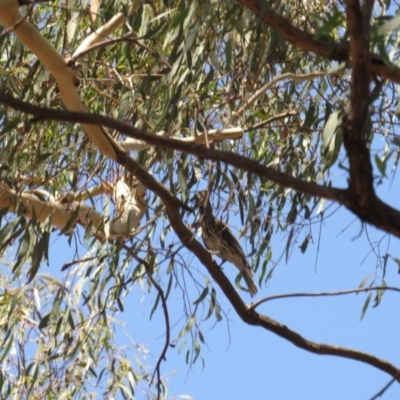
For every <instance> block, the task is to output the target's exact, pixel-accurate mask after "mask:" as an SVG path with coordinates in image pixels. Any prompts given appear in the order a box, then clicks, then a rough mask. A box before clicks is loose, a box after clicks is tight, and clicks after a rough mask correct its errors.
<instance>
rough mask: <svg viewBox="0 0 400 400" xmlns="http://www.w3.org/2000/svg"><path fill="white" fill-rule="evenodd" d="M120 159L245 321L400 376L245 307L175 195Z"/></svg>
mask: <svg viewBox="0 0 400 400" xmlns="http://www.w3.org/2000/svg"><path fill="white" fill-rule="evenodd" d="M119 162H120V163H121V164H122V165H124V166H125V167H126V168H127V170H129V171H130V172H131V173H133V174H135V175H136V176H137V178H138V179H139V180H140V181H141V182H142V183H143V184H144V185H146V186H147V187H148V188H149V189H150V190H152V191H154V192H155V193H157V194H158V195H159V196H160V197H161V200H162V201H163V203H164V204H165V205H166V210H167V214H168V218H169V221H170V222H171V226H172V228H173V229H174V231H175V233H176V234H177V235H178V237H179V239H180V240H181V242H182V243H183V245H184V246H185V247H186V248H187V249H188V250H190V251H191V252H192V253H193V254H195V255H196V257H197V258H198V259H199V260H200V262H201V263H202V264H203V265H204V266H205V267H206V269H207V271H208V272H209V274H210V275H211V276H212V277H213V279H214V280H215V282H216V283H217V284H218V285H219V287H220V288H221V289H222V291H223V292H224V294H225V295H226V297H227V298H228V300H229V301H230V303H231V304H232V306H233V307H234V309H235V311H236V312H237V313H238V315H239V316H240V318H241V319H242V320H243V321H244V322H246V323H247V324H249V325H254V326H260V327H262V328H264V329H266V330H268V331H270V332H273V333H275V334H276V335H278V336H280V337H282V338H283V339H286V340H288V341H289V342H291V343H292V344H294V345H295V346H297V347H299V348H302V349H304V350H306V351H309V352H311V353H315V354H320V355H334V356H339V357H343V358H347V359H351V360H357V361H361V362H364V363H366V364H369V365H371V366H373V367H375V368H377V369H380V370H381V371H384V372H386V373H388V374H389V375H391V376H392V377H393V378H396V379H398V377H399V376H400V370H399V369H398V368H396V367H395V366H394V365H393V364H391V363H389V362H388V361H386V360H382V359H380V358H378V357H375V356H373V355H371V354H368V353H365V352H362V351H358V350H354V349H348V348H345V347H339V346H332V345H328V344H323V343H316V342H313V341H310V340H307V339H305V338H304V337H303V336H301V335H300V334H298V333H297V332H295V331H293V330H291V329H289V328H288V327H287V326H285V325H283V324H281V323H279V322H277V321H275V320H273V319H271V318H269V317H267V316H264V315H261V314H259V313H257V312H256V311H255V310H253V309H251V308H250V307H248V306H246V304H245V303H244V302H243V300H242V299H241V297H240V296H239V294H238V293H237V292H236V290H235V289H234V287H233V286H232V284H231V283H230V281H229V280H228V278H227V277H226V276H225V275H224V273H223V272H222V270H221V269H220V268H219V267H218V265H217V264H216V262H215V261H214V260H213V258H212V255H211V254H210V253H209V252H208V251H207V250H205V249H204V248H203V247H202V246H201V245H200V243H199V242H198V241H197V240H196V239H195V238H194V235H193V233H192V232H191V231H190V230H189V229H188V228H187V227H186V226H185V224H184V223H183V221H182V219H181V215H180V212H179V209H178V208H177V207H176V206H175V204H176V199H175V197H174V196H173V195H172V194H171V193H170V192H169V191H168V190H166V189H165V188H164V187H163V186H162V185H160V184H159V183H158V182H157V181H156V180H155V179H154V178H153V177H152V176H151V175H150V174H149V173H148V172H147V171H146V170H144V169H143V168H142V167H141V166H140V165H139V164H137V163H136V161H134V160H132V159H131V158H129V157H127V158H124V157H122V158H121V159H120V160H119Z"/></svg>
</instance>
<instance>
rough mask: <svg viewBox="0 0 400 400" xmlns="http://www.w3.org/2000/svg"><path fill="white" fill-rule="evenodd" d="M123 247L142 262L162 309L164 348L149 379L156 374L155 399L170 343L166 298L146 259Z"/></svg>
mask: <svg viewBox="0 0 400 400" xmlns="http://www.w3.org/2000/svg"><path fill="white" fill-rule="evenodd" d="M122 248H123V249H125V250H126V251H127V252H128V254H129V255H130V256H131V257H132V258H133V259H135V260H136V261H138V262H140V263H142V264H143V265H144V268H145V269H146V272H147V276H148V277H149V279H150V282H151V283H152V284H153V285H154V287H155V288H156V290H157V292H158V295H159V296H160V299H161V304H162V307H163V310H164V318H165V329H166V334H165V345H164V348H163V350H162V352H161V355H160V357H159V358H158V361H157V364H156V368H155V370H154V373H153V376H152V377H151V381H150V385H151V384H152V383H153V380H154V375H155V374H157V399H158V400H159V399H160V387H161V384H162V383H161V374H160V366H161V362H162V360H166V354H167V350H168V347H169V345H170V323H169V314H168V308H167V299H166V298H165V295H164V292H163V290H162V289H161V286H160V285H159V284H158V283H157V282H156V281H155V279H154V278H153V275H152V271H151V268H150V265H149V263H148V262H147V261H145V260H143V259H142V258H140V257H138V256H137V255H136V254H135V253H134V252H133V251H132V249H131V248H129V247H128V246H126V245H123V246H122Z"/></svg>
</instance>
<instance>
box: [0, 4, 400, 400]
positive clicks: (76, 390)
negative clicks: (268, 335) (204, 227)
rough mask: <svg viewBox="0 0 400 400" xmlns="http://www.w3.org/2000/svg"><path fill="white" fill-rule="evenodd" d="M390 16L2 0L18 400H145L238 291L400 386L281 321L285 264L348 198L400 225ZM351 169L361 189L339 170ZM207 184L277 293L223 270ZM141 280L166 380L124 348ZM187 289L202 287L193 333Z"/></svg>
mask: <svg viewBox="0 0 400 400" xmlns="http://www.w3.org/2000/svg"><path fill="white" fill-rule="evenodd" d="M389 6H390V2H386V3H383V2H377V3H375V2H373V1H372V0H365V1H364V2H362V3H360V2H359V0H346V1H344V2H342V1H338V2H335V3H330V2H323V1H315V2H309V1H305V2H300V3H299V2H294V1H289V2H285V3H284V4H282V3H281V2H277V1H270V2H268V4H267V3H265V5H264V6H263V5H262V2H258V1H256V0H238V1H236V2H230V1H219V2H214V1H207V0H205V1H185V0H182V1H173V0H171V1H157V0H156V1H148V2H140V1H136V0H134V1H131V2H130V1H107V2H99V1H91V3H90V5H89V4H88V2H87V1H77V0H68V1H63V2H58V3H54V4H51V3H50V2H40V3H38V4H36V3H35V2H33V1H23V0H20V1H19V2H18V1H17V0H0V23H1V24H2V26H3V27H4V30H3V32H2V34H1V42H0V46H1V47H0V48H1V83H2V85H1V91H0V103H1V116H2V117H1V120H0V128H1V141H0V172H1V176H0V205H1V221H2V222H1V230H0V246H1V247H0V248H1V255H2V270H3V274H2V277H1V280H2V283H3V290H2V291H1V302H2V305H3V307H1V308H0V316H1V317H0V320H1V325H0V326H1V337H0V340H1V346H0V348H1V351H0V357H1V360H2V363H3V364H4V366H5V367H4V368H2V369H1V372H0V378H1V379H0V385H1V389H0V390H1V393H2V397H4V398H5V397H11V396H15V395H16V394H23V396H26V397H29V396H31V397H29V398H55V397H56V396H57V397H59V396H60V394H61V397H65V398H71V397H85V396H89V395H90V393H93V392H95V393H99V392H102V393H103V394H104V396H105V397H107V396H108V397H112V396H114V395H116V394H117V393H118V392H121V393H122V394H123V395H124V396H125V397H127V398H128V397H132V396H134V393H135V387H136V385H137V384H138V383H142V385H145V386H146V385H149V387H150V388H151V389H150V392H149V393H150V395H149V396H150V397H151V396H154V397H163V396H165V395H166V394H165V393H166V392H165V387H164V384H163V380H162V379H161V373H160V371H161V369H162V361H163V359H164V358H165V356H166V353H167V351H173V350H171V349H169V348H170V345H171V344H179V343H182V341H183V338H184V337H185V338H187V337H190V341H189V343H190V345H189V346H187V347H186V358H187V360H188V362H190V363H194V362H195V361H196V360H197V359H198V357H199V355H200V353H201V344H202V342H204V335H203V333H202V323H204V320H205V319H209V318H213V319H215V320H216V321H220V320H221V319H224V318H225V317H224V310H221V307H220V304H219V298H220V296H226V298H227V299H228V300H229V302H230V304H231V305H232V308H233V309H234V310H235V311H236V312H237V313H238V315H239V316H240V318H241V319H242V320H243V322H244V323H247V324H251V325H254V326H260V327H262V328H263V329H265V330H268V331H271V332H273V333H275V334H277V335H279V336H281V337H282V338H283V339H285V340H288V341H290V342H292V343H293V344H295V345H296V346H299V347H301V348H302V349H304V350H305V351H310V352H313V353H317V354H326V355H336V356H339V357H344V358H348V359H352V360H357V361H362V362H364V363H367V364H370V365H371V366H373V367H375V368H378V369H380V370H382V371H385V372H386V373H388V374H389V375H390V376H391V377H393V379H396V380H399V376H400V370H399V368H398V367H396V366H395V365H393V364H391V363H389V362H388V361H386V360H383V359H379V358H377V357H375V356H374V355H372V354H367V353H363V352H360V351H357V350H354V349H348V348H343V347H338V346H333V345H330V344H321V343H314V342H312V341H310V340H308V339H307V338H305V337H303V336H301V333H299V332H295V331H293V330H291V329H290V328H288V327H286V326H285V325H283V324H281V323H280V322H279V321H275V320H273V319H271V318H270V317H268V315H266V314H262V309H263V308H262V306H263V304H264V303H265V302H266V300H267V299H268V298H266V297H265V296H266V292H265V288H266V285H267V284H268V281H269V279H270V278H271V276H272V274H273V271H274V270H275V269H276V268H279V266H280V264H281V263H282V262H283V261H284V259H285V258H286V259H287V258H288V257H289V256H290V255H291V254H292V253H293V249H294V247H296V246H298V245H299V244H300V250H301V251H302V252H305V251H306V250H307V248H308V246H309V244H310V242H311V241H312V239H313V235H314V234H315V232H314V228H313V226H314V224H313V222H315V221H320V220H321V219H324V220H325V219H326V220H327V222H326V223H329V218H327V217H326V216H325V210H326V209H327V208H328V207H329V205H330V204H337V205H339V206H342V207H346V208H347V209H349V210H351V211H352V212H353V213H354V214H355V215H356V217H357V218H358V219H359V220H360V221H361V222H362V223H367V224H371V225H372V226H375V227H377V228H379V229H381V230H382V231H383V232H386V233H388V234H390V235H393V236H395V237H399V236H400V213H399V211H398V210H395V209H393V208H392V207H390V206H388V205H387V204H386V203H384V202H383V201H382V200H381V199H380V197H378V194H377V192H376V187H377V186H378V185H379V183H380V182H381V181H382V180H383V179H386V178H387V177H388V176H390V175H391V174H394V172H395V170H396V167H397V163H398V154H399V152H398V148H399V143H400V142H399V139H398V130H397V128H398V127H397V124H398V122H397V113H398V109H397V108H396V103H397V101H398V95H397V91H396V86H395V85H396V84H398V83H400V70H399V69H398V68H397V59H398V50H397V46H396V43H397V41H398V38H397V35H398V26H399V22H398V18H397V17H394V18H392V19H389V20H388V18H387V17H388V16H390V14H388V8H389ZM377 137H379V138H381V139H383V141H380V142H379V143H380V144H381V143H383V144H384V145H383V146H382V145H380V147H379V148H378V149H375V150H372V149H373V147H372V146H371V143H373V142H374V139H376V138H377ZM374 143H375V142H374ZM371 160H374V163H375V168H376V169H375V171H378V172H379V174H380V176H378V177H376V176H374V169H373V168H374V167H373V165H372V161H371ZM388 166H393V168H392V169H391V170H390V171H389V167H388ZM338 168H341V170H342V171H344V173H346V178H347V183H348V184H347V187H345V188H344V189H342V188H339V187H336V186H335V185H336V182H335V180H334V179H332V178H331V176H332V172H333V171H337V170H338ZM203 190H207V191H208V193H209V202H210V204H211V205H212V207H213V212H214V214H215V215H216V216H218V218H219V219H221V220H222V221H223V222H224V223H226V224H228V225H230V227H231V229H233V227H232V225H236V226H240V228H241V230H240V234H239V235H238V236H240V237H241V243H242V245H243V247H244V248H245V249H246V256H247V263H248V264H249V265H251V268H252V269H253V271H254V278H255V279H256V281H257V286H258V294H257V296H258V297H256V298H255V299H253V300H252V301H254V302H253V303H251V304H250V305H248V304H247V303H246V301H249V302H250V301H251V300H250V298H249V296H248V293H247V289H246V285H244V284H243V282H242V277H241V275H240V273H239V271H237V270H235V274H234V275H231V274H230V273H227V272H226V270H225V269H224V270H221V268H220V267H219V265H218V263H217V260H216V259H214V256H215V254H213V253H212V252H210V251H208V250H207V249H206V248H204V247H203V246H202V245H201V244H200V242H199V241H198V240H197V239H198V236H197V235H196V230H195V229H194V228H195V226H198V225H201V223H200V224H199V218H200V219H201V216H200V215H199V213H198V212H197V210H198V207H199V204H198V200H197V199H198V196H197V194H198V192H200V191H203ZM203 208H204V207H203ZM200 222H201V220H200ZM318 229H319V228H318ZM236 232H237V231H236ZM282 237H284V238H285V239H286V245H285V249H284V252H283V253H282V252H281V251H280V250H277V249H276V246H275V244H276V243H277V240H280V239H281V238H282ZM55 238H59V240H61V241H64V242H65V249H67V250H65V254H63V257H66V261H65V263H64V266H63V268H62V271H59V272H60V273H59V274H57V275H55V274H53V273H49V272H48V270H47V269H46V267H45V266H46V264H50V265H51V264H52V258H51V257H49V251H51V246H52V245H53V243H54V240H55ZM209 247H210V246H209ZM385 257H386V258H385V262H388V260H390V259H392V260H393V261H394V262H396V263H398V264H400V261H399V260H398V259H397V258H396V257H395V255H393V256H391V255H390V254H386V256H385ZM193 265H195V268H193ZM227 275H229V276H227ZM385 286H386V283H385V282H384V281H382V282H380V285H379V287H375V286H374V287H367V288H361V289H359V291H362V290H365V291H370V293H369V294H368V295H367V300H366V306H365V309H366V308H367V307H368V304H369V300H370V298H371V295H372V293H373V290H375V294H376V297H375V300H376V301H375V303H376V304H379V301H380V299H381V296H382V294H383V293H384V292H385ZM138 287H139V288H141V289H140V290H142V291H143V293H144V294H145V295H147V294H149V293H153V292H155V293H156V297H155V298H156V301H155V303H154V306H153V307H152V310H151V312H150V313H149V314H150V315H149V317H151V315H152V314H153V312H154V311H155V310H157V309H162V310H163V315H164V318H165V331H166V335H165V346H164V349H163V352H162V354H161V355H160V357H159V359H158V361H157V363H156V364H155V365H154V366H153V369H154V374H155V376H154V379H152V374H151V373H150V374H149V373H148V370H147V369H146V368H145V367H143V365H142V364H141V363H140V362H139V361H137V362H136V361H135V362H134V361H133V357H130V356H127V355H126V354H123V353H121V352H120V351H119V350H118V349H117V347H116V343H115V336H114V328H115V324H116V322H115V319H114V318H115V315H116V314H117V313H118V311H122V310H124V308H125V307H128V306H132V305H131V304H129V305H128V304H127V303H128V300H126V299H129V297H128V298H127V296H129V294H130V293H131V292H132V290H134V289H135V288H138ZM172 292H175V293H177V294H178V295H179V296H180V297H181V298H182V299H183V301H182V309H181V310H180V311H179V312H180V315H181V316H183V317H184V318H183V319H182V321H183V322H182V324H181V326H180V327H179V328H178V330H177V331H175V330H174V329H172V328H171V324H170V318H169V313H170V310H169V307H168V305H169V296H170V295H171V293H172ZM253 292H255V290H253ZM151 298H152V297H150V296H146V299H148V301H150V299H151ZM135 306H136V307H137V306H139V305H135ZM364 311H365V310H364ZM122 315H123V314H122ZM132 335H133V336H134V332H132ZM139 358H140V357H139V355H137V358H135V360H138V359H139Z"/></svg>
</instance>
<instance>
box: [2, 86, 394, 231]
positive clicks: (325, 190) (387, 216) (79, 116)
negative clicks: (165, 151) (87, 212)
mask: <svg viewBox="0 0 400 400" xmlns="http://www.w3.org/2000/svg"><path fill="white" fill-rule="evenodd" d="M0 103H3V104H5V105H8V106H10V107H13V108H15V109H17V110H19V111H23V112H26V113H30V114H33V115H35V116H36V117H38V118H40V119H43V120H48V121H49V120H54V121H69V122H85V123H87V124H94V125H104V126H107V127H108V128H111V129H116V130H118V131H119V132H121V133H124V134H126V135H127V136H130V137H134V138H136V139H141V140H145V141H147V142H148V143H149V144H151V145H153V146H163V147H165V148H170V149H176V150H181V151H183V152H186V153H190V154H194V155H196V156H198V157H201V158H206V159H210V160H215V161H223V162H225V163H227V164H230V165H233V166H236V167H238V168H241V169H242V170H244V171H247V172H250V173H252V174H254V175H256V176H259V177H260V178H263V179H268V180H271V181H273V182H276V183H277V184H279V185H282V186H285V187H288V188H292V189H294V190H297V191H299V192H302V193H306V194H309V195H310V196H317V197H323V198H326V199H329V200H332V201H336V202H338V203H340V204H343V205H344V206H346V207H347V208H348V209H349V210H351V211H352V212H354V214H356V215H357V216H358V217H359V218H360V219H361V220H362V221H363V222H367V223H370V224H371V225H373V226H375V227H377V228H379V229H382V230H384V231H385V232H388V233H391V234H393V235H395V236H397V237H400V213H399V211H397V210H396V209H394V208H392V207H390V206H388V205H387V204H385V203H384V202H382V201H381V200H380V199H379V198H378V197H376V195H375V194H373V195H371V196H370V197H366V200H367V201H365V202H364V203H361V202H360V199H359V198H357V197H355V196H354V194H353V192H352V191H351V190H349V189H347V190H343V189H336V188H331V187H326V186H320V185H317V184H316V183H313V182H306V181H303V180H301V179H297V178H294V177H291V176H288V175H285V174H282V173H280V172H278V171H276V170H274V169H272V168H268V167H265V166H263V165H261V164H259V163H258V162H256V161H253V160H250V159H248V158H246V157H243V156H240V155H238V154H233V153H229V152H226V151H220V150H212V149H208V148H206V147H204V146H198V145H194V144H191V143H182V142H181V141H179V140H174V139H173V138H167V137H163V136H157V135H153V134H150V133H148V132H146V131H144V130H140V129H137V128H134V127H131V126H128V125H126V124H124V123H122V122H120V121H116V120H114V119H112V118H108V117H103V116H100V115H93V114H86V113H77V112H69V111H59V110H50V109H47V108H41V107H37V106H33V105H31V104H29V103H24V102H22V101H20V100H16V99H14V98H12V97H10V96H8V95H5V94H3V93H1V92H0ZM365 150H366V149H365V148H364V151H365ZM360 151H361V150H360ZM116 152H117V154H118V156H117V157H119V162H121V157H123V159H124V160H128V159H130V160H131V158H130V157H128V155H127V154H126V153H124V152H122V151H120V150H118V149H116ZM353 154H356V152H354V153H353ZM364 158H366V157H364ZM367 159H368V160H369V155H368V158H367ZM124 162H125V161H124ZM132 162H133V160H132ZM152 179H153V180H155V179H154V178H152ZM155 181H156V180H155ZM145 186H147V185H146V184H145ZM147 187H149V186H147ZM149 188H150V187H149ZM164 190H166V189H164ZM157 195H158V196H160V197H161V198H163V197H162V196H161V194H160V193H157ZM174 204H175V206H177V207H182V206H183V204H182V203H181V202H179V201H178V200H177V199H175V202H174Z"/></svg>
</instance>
